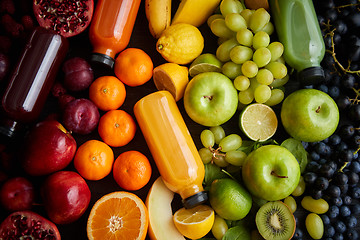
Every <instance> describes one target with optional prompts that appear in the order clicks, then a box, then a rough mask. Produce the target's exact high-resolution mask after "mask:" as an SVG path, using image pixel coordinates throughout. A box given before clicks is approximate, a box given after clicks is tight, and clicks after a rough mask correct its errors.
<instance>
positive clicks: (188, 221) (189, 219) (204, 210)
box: [173, 205, 215, 239]
mask: <svg viewBox="0 0 360 240" xmlns="http://www.w3.org/2000/svg"><path fill="white" fill-rule="evenodd" d="M173 220H174V223H175V227H176V228H177V229H178V230H179V232H180V233H181V234H183V235H184V236H185V237H187V238H190V239H199V238H202V237H203V236H205V235H206V234H207V233H208V232H210V230H211V228H212V226H213V224H214V220H215V213H214V210H213V209H212V208H211V207H209V206H208V205H198V206H196V207H193V208H189V209H187V208H181V209H179V210H177V211H176V212H175V214H174V216H173Z"/></svg>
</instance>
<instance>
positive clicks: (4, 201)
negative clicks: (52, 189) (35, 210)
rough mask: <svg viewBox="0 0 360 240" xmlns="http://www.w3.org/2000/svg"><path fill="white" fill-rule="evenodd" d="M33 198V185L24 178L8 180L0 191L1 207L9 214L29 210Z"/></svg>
mask: <svg viewBox="0 0 360 240" xmlns="http://www.w3.org/2000/svg"><path fill="white" fill-rule="evenodd" d="M34 198H35V190H34V187H33V184H32V183H31V182H30V181H29V180H28V179H26V178H24V177H13V178H10V179H8V180H7V181H6V182H5V183H4V184H3V186H2V187H1V189H0V201H1V205H2V206H3V207H4V208H5V209H6V210H8V211H11V212H14V211H21V210H29V209H31V207H32V205H33V203H34Z"/></svg>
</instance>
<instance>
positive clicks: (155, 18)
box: [145, 0, 221, 38]
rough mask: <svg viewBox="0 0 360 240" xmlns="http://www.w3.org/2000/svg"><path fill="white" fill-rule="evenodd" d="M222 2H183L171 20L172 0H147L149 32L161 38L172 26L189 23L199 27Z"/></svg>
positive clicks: (187, 0) (146, 11)
mask: <svg viewBox="0 0 360 240" xmlns="http://www.w3.org/2000/svg"><path fill="white" fill-rule="evenodd" d="M220 1H221V0H182V1H181V2H180V4H179V7H178V9H177V10H176V12H175V15H174V18H173V19H171V0H145V13H146V17H147V19H148V22H149V30H150V33H151V35H152V36H153V37H155V38H159V37H160V35H161V33H162V32H163V31H164V30H165V29H166V28H167V27H168V26H170V24H176V23H188V24H191V25H193V26H195V27H199V26H200V25H201V24H203V23H205V22H206V20H207V19H208V17H209V16H210V15H211V14H213V12H214V11H215V9H216V8H217V6H219V4H220Z"/></svg>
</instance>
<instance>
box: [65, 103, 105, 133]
mask: <svg viewBox="0 0 360 240" xmlns="http://www.w3.org/2000/svg"><path fill="white" fill-rule="evenodd" d="M99 119H100V113H99V109H98V108H97V107H96V105H95V104H94V103H93V102H92V101H90V100H89V99H86V98H79V99H75V100H73V101H71V102H69V103H68V104H66V106H65V109H64V111H63V123H64V126H65V127H66V128H67V129H68V130H70V131H72V132H74V133H78V134H82V135H85V134H89V133H91V132H92V131H93V130H94V129H95V128H96V126H97V125H98V123H99Z"/></svg>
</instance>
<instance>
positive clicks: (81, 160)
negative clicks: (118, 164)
mask: <svg viewBox="0 0 360 240" xmlns="http://www.w3.org/2000/svg"><path fill="white" fill-rule="evenodd" d="M113 163H114V153H113V150H112V149H111V148H110V147H109V146H108V145H107V144H106V143H104V142H101V141H98V140H88V141H86V142H85V143H83V144H82V145H81V146H80V147H79V148H78V149H77V151H76V153H75V157H74V167H75V169H76V170H77V171H78V172H79V174H80V175H81V176H82V177H83V178H85V179H87V180H100V179H102V178H104V177H106V176H107V175H108V174H109V173H110V172H111V169H112V166H113Z"/></svg>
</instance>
